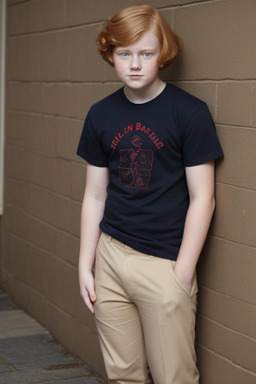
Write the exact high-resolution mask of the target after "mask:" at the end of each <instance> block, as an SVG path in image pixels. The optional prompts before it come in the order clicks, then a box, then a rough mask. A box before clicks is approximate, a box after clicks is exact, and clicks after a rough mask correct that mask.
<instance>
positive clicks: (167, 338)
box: [95, 233, 199, 384]
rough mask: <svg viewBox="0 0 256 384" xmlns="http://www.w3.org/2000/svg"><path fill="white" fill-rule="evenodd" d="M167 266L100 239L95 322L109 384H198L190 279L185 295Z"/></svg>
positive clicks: (194, 297)
mask: <svg viewBox="0 0 256 384" xmlns="http://www.w3.org/2000/svg"><path fill="white" fill-rule="evenodd" d="M173 265H174V262H172V261H170V260H166V259H161V258H158V257H155V256H150V255H146V254H144V253H141V252H138V251H135V250H134V249H132V248H130V247H128V246H126V245H124V244H122V243H121V242H119V241H117V240H115V239H113V238H111V237H110V236H108V235H106V234H104V233H103V234H102V235H101V237H100V240H99V244H98V247H97V254H96V266H95V284H96V293H97V301H96V303H95V318H96V325H97V329H98V332H99V338H100V344H101V349H102V353H103V358H104V361H105V366H106V371H107V375H108V378H109V383H120V384H122V383H130V384H135V383H144V384H146V383H153V382H154V383H155V384H198V382H199V374H198V370H197V368H196V355H195V348H194V342H195V314H196V304H197V281H196V276H195V277H194V281H193V286H192V290H191V293H189V292H187V291H186V290H185V288H184V287H183V286H182V285H181V284H180V282H179V281H178V280H177V278H176V276H175V274H174V271H173ZM149 371H150V372H151V375H152V378H153V381H152V379H151V376H150V373H149Z"/></svg>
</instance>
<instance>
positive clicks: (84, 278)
mask: <svg viewBox="0 0 256 384" xmlns="http://www.w3.org/2000/svg"><path fill="white" fill-rule="evenodd" d="M79 285H80V294H81V296H82V298H83V300H84V302H85V305H86V306H87V308H88V309H89V310H90V311H91V313H94V303H95V301H96V293H95V288H94V277H93V274H92V272H89V271H86V272H84V271H82V272H79Z"/></svg>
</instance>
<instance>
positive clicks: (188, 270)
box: [175, 197, 215, 285]
mask: <svg viewBox="0 0 256 384" xmlns="http://www.w3.org/2000/svg"><path fill="white" fill-rule="evenodd" d="M214 208H215V200H214V197H208V198H207V197H206V198H205V199H202V198H195V199H194V200H192V201H191V202H190V205H189V209H188V212H187V216H186V221H185V226H184V233H183V238H182V242H181V246H180V250H179V254H178V258H177V262H176V264H175V273H176V274H177V275H179V276H182V279H183V281H184V282H185V283H187V284H188V285H189V283H190V282H191V280H192V277H193V275H194V272H195V268H196V264H197V261H198V258H199V256H200V253H201V251H202V248H203V245H204V242H205V239H206V236H207V233H208V230H209V226H210V222H211V219H212V215H213V212H214Z"/></svg>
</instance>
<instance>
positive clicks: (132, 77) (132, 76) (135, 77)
mask: <svg viewBox="0 0 256 384" xmlns="http://www.w3.org/2000/svg"><path fill="white" fill-rule="evenodd" d="M128 77H129V78H130V79H140V78H141V77H142V75H128Z"/></svg>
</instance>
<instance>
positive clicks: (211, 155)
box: [183, 103, 223, 167]
mask: <svg viewBox="0 0 256 384" xmlns="http://www.w3.org/2000/svg"><path fill="white" fill-rule="evenodd" d="M222 156H223V152H222V149H221V145H220V143H219V140H218V137H217V134H216V128H215V124H214V122H213V119H212V116H211V114H210V112H209V109H208V107H207V105H206V104H205V103H203V104H201V105H200V106H199V107H198V108H197V109H196V111H195V112H194V113H193V114H192V116H191V118H190V119H189V121H188V122H187V124H186V127H185V133H184V142H183V159H184V165H185V167H191V166H195V165H199V164H203V163H207V162H208V161H212V160H215V159H217V158H220V157H222Z"/></svg>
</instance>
